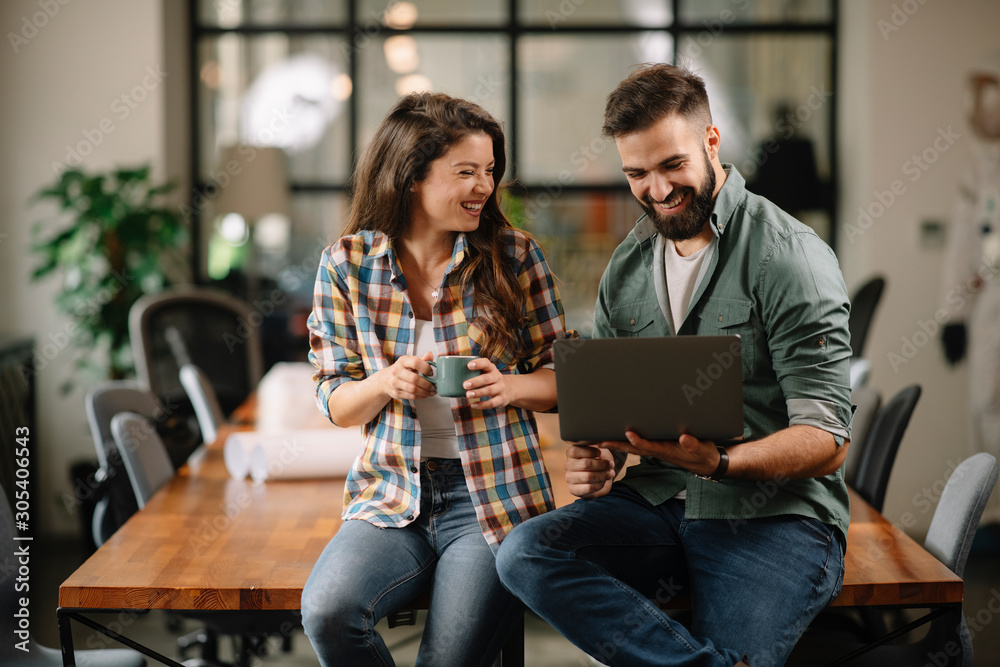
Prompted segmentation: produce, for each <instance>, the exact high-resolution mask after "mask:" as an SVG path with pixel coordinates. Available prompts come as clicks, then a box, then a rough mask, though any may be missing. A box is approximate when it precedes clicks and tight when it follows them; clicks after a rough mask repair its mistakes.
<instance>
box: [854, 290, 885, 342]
mask: <svg viewBox="0 0 1000 667" xmlns="http://www.w3.org/2000/svg"><path fill="white" fill-rule="evenodd" d="M884 289H885V279H884V278H883V277H882V276H875V277H874V278H872V279H870V280H869V281H868V282H866V283H864V284H863V285H861V287H859V288H858V291H857V292H856V293H855V294H854V298H853V299H851V314H850V315H849V316H848V321H847V327H848V329H849V330H850V332H851V350H852V356H853V357H854V358H861V357H862V356H863V355H864V351H865V343H866V342H867V340H868V330H869V329H870V328H871V324H872V319H873V318H874V317H875V311H876V310H877V309H878V304H879V301H880V300H881V298H882V291H883V290H884Z"/></svg>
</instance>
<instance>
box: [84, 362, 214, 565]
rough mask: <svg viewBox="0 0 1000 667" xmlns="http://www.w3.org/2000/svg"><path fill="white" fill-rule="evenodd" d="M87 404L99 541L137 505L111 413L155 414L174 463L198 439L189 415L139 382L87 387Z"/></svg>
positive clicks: (96, 538) (96, 537)
mask: <svg viewBox="0 0 1000 667" xmlns="http://www.w3.org/2000/svg"><path fill="white" fill-rule="evenodd" d="M85 404H86V412H87V421H88V423H89V424H90V433H91V436H92V437H93V440H94V448H95V450H96V452H97V459H98V464H99V469H98V472H97V474H96V475H95V481H96V482H97V484H98V485H97V487H96V488H95V489H94V496H95V498H96V505H95V508H94V519H93V523H92V531H91V532H92V537H93V541H94V545H95V546H98V547H99V546H101V545H102V544H104V542H105V541H106V540H107V539H108V538H109V537H111V535H112V534H114V532H115V531H116V530H118V529H119V528H120V527H121V526H122V524H124V523H125V522H126V521H127V520H128V518H129V517H130V516H132V515H133V514H135V512H136V511H137V510H138V509H139V506H138V505H137V504H136V501H135V495H134V494H133V493H132V489H131V488H130V486H129V481H128V476H127V475H126V473H125V467H124V465H123V463H122V459H121V456H120V455H119V454H118V449H117V447H116V446H115V441H114V436H113V435H112V433H111V420H112V418H113V417H114V416H115V415H116V414H118V413H119V412H135V413H138V414H140V415H142V416H143V417H145V418H147V419H149V420H151V421H152V422H153V423H154V424H155V425H156V430H157V432H158V433H159V435H160V437H161V438H162V439H163V441H164V443H165V444H166V448H167V453H168V454H169V456H170V460H171V462H172V464H173V467H174V468H177V467H180V465H181V464H182V463H183V462H184V459H185V458H186V457H187V454H188V453H189V452H190V451H191V450H192V448H193V447H194V446H197V444H198V443H199V442H200V440H198V433H197V431H196V430H194V429H192V428H191V427H190V425H189V424H188V423H187V420H186V417H184V416H181V415H177V414H175V413H172V412H171V411H170V409H169V408H168V407H167V406H165V405H163V404H162V403H160V402H159V401H157V400H156V397H154V396H153V395H152V394H151V393H150V392H149V391H147V390H145V389H143V388H142V387H140V386H139V385H138V384H136V383H135V382H131V381H127V380H111V381H107V382H103V383H101V384H99V385H97V386H96V387H93V388H92V389H90V391H88V392H87V397H86V399H85Z"/></svg>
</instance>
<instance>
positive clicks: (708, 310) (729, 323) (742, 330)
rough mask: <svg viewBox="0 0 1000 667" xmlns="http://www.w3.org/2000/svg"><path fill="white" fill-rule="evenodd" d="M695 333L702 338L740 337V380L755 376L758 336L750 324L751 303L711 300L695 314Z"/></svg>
mask: <svg viewBox="0 0 1000 667" xmlns="http://www.w3.org/2000/svg"><path fill="white" fill-rule="evenodd" d="M698 318H699V319H700V326H699V327H698V333H699V334H700V335H703V336H731V335H734V334H735V335H737V336H739V337H740V355H741V357H742V362H743V379H744V380H746V379H747V378H749V377H750V376H751V375H753V374H754V370H755V369H756V362H757V349H756V343H757V340H756V339H757V334H756V330H755V329H756V327H755V325H754V321H753V303H752V302H750V301H748V300H745V299H721V298H711V299H708V301H707V302H706V303H705V306H704V308H702V310H701V313H700V314H699V315H698Z"/></svg>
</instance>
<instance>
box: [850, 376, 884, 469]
mask: <svg viewBox="0 0 1000 667" xmlns="http://www.w3.org/2000/svg"><path fill="white" fill-rule="evenodd" d="M851 403H852V404H854V405H856V406H857V409H856V410H855V411H854V419H853V421H852V422H851V445H850V447H848V448H847V460H846V461H844V481H845V482H847V484H848V486H851V487H853V486H854V484H855V482H856V481H857V479H856V478H857V474H858V464H859V463H860V461H861V453H862V452H863V451H865V443H866V442H867V440H868V434H869V433H871V427H872V424H873V423H874V422H875V417H877V416H878V412H879V410H880V409H881V407H882V394H881V393H880V392H879V391H878V390H877V389H874V388H872V387H861V388H860V389H855V390H854V391H852V392H851Z"/></svg>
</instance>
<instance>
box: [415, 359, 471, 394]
mask: <svg viewBox="0 0 1000 667" xmlns="http://www.w3.org/2000/svg"><path fill="white" fill-rule="evenodd" d="M476 358H477V357H470V356H465V355H458V354H449V355H442V356H439V357H438V358H437V359H435V360H433V361H428V362H427V363H429V364H430V365H431V366H432V367H434V369H435V370H436V371H437V372H436V373H435V375H434V377H428V376H426V375H423V374H422V373H421V376H422V377H424V378H425V379H427V380H429V381H430V383H431V384H433V385H434V386H436V387H437V392H438V394H439V395H441V396H450V397H451V398H464V397H465V392H466V390H465V389H464V388H463V387H462V385H463V384H464V383H465V381H466V380H471V379H472V378H474V377H476V376H477V375H479V374H480V373H481V372H482V371H470V370H469V368H468V366H469V362H470V361H472V360H473V359H476Z"/></svg>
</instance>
